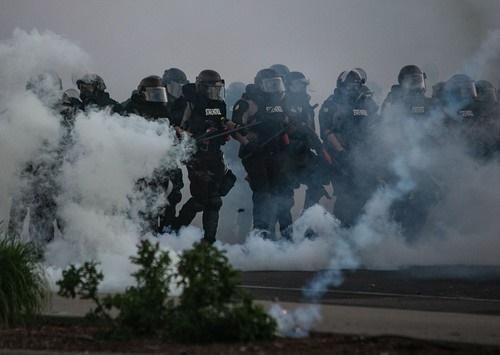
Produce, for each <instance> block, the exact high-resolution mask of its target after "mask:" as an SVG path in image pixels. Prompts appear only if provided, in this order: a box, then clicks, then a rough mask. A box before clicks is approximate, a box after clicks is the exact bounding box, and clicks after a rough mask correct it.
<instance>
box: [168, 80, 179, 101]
mask: <svg viewBox="0 0 500 355" xmlns="http://www.w3.org/2000/svg"><path fill="white" fill-rule="evenodd" d="M167 92H168V94H169V95H170V96H172V97H175V98H176V99H178V98H179V97H181V95H182V84H181V83H178V82H175V81H171V82H169V83H168V84H167Z"/></svg>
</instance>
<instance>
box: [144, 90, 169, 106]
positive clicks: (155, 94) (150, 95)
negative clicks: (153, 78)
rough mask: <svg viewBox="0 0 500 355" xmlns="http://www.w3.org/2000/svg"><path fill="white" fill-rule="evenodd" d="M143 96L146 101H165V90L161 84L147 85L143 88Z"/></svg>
mask: <svg viewBox="0 0 500 355" xmlns="http://www.w3.org/2000/svg"><path fill="white" fill-rule="evenodd" d="M144 98H145V99H146V101H148V102H167V91H166V90H165V88H164V87H163V86H157V87H147V88H145V90H144Z"/></svg>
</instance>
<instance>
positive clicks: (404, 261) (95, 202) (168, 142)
mask: <svg viewBox="0 0 500 355" xmlns="http://www.w3.org/2000/svg"><path fill="white" fill-rule="evenodd" d="M497 38H498V33H497V32H492V33H491V34H490V36H489V37H488V39H487V40H486V41H485V42H484V44H483V45H482V46H481V47H480V50H479V52H478V53H477V54H476V56H473V57H472V58H471V60H470V61H469V62H470V64H468V66H467V68H468V70H479V69H478V68H480V67H483V66H487V67H488V69H487V70H488V71H489V72H492V71H494V70H495V68H494V63H495V62H494V61H493V60H492V58H491V56H493V57H494V56H495V55H497V53H498V51H497V48H498V41H497V40H495V39H497ZM0 53H1V58H2V66H1V68H0V73H1V75H2V76H1V77H2V78H3V82H4V83H6V84H8V85H2V91H1V92H2V96H1V98H2V110H0V112H1V115H2V117H1V118H2V120H1V121H0V123H1V124H2V128H3V129H2V130H1V132H2V140H1V143H0V144H2V149H1V150H0V151H1V154H2V166H3V167H5V168H3V169H2V173H1V174H0V179H1V182H2V184H1V192H2V206H1V211H2V215H3V216H4V217H3V219H4V220H5V219H6V218H7V216H8V209H9V207H10V200H11V198H12V197H13V196H15V195H16V193H17V192H19V191H21V190H22V188H23V186H25V185H29V181H26V180H25V179H20V178H19V175H20V172H21V171H22V169H23V166H24V165H25V164H26V163H27V162H28V161H30V160H32V159H35V158H36V156H37V154H39V153H40V152H41V151H43V150H44V149H45V150H49V151H50V149H51V148H55V147H56V145H57V144H58V142H59V139H60V135H61V132H60V128H59V123H58V122H59V117H58V116H57V115H56V114H54V112H51V111H50V110H49V109H47V107H46V105H44V104H43V103H42V102H41V101H40V100H38V98H36V97H35V96H34V95H32V94H30V93H28V92H26V91H25V90H24V84H23V83H25V82H26V81H27V79H28V78H29V77H30V75H34V74H37V73H40V72H43V71H45V70H53V71H55V72H57V73H60V74H61V75H62V77H63V79H66V80H67V79H69V78H70V77H71V76H72V74H74V73H81V72H82V71H83V70H84V69H86V68H87V67H88V65H89V62H90V60H89V56H88V55H87V54H86V53H85V52H84V51H83V50H82V49H80V48H79V47H78V46H76V45H75V44H73V43H72V42H70V41H69V40H68V39H65V38H63V37H60V36H58V35H56V34H53V33H51V32H42V33H40V32H38V31H36V30H35V31H31V32H29V33H28V32H24V31H21V30H16V31H15V32H14V35H13V37H12V38H10V39H8V40H6V41H3V42H2V45H1V47H0ZM35 57H36V58H38V60H35V59H34V58H35ZM24 59H26V60H24ZM487 64H488V65H487ZM67 81H69V80H67ZM54 90H56V89H54ZM443 129H444V128H443V126H442V122H441V118H440V117H439V116H438V115H437V116H436V117H434V118H433V119H431V120H429V121H427V122H416V121H412V120H411V119H410V118H408V119H407V120H400V119H399V118H396V117H390V116H389V117H387V118H385V119H384V120H382V121H381V122H380V123H378V124H377V125H376V126H374V129H373V130H372V137H373V139H374V140H376V141H377V147H378V149H377V150H376V156H373V154H372V155H369V154H368V153H369V152H364V153H366V154H360V164H367V162H370V163H373V162H374V161H377V160H380V159H383V160H385V161H386V162H387V163H388V165H389V166H391V167H392V169H393V170H394V171H393V172H394V173H395V174H396V176H398V180H397V182H396V183H394V185H393V186H392V185H386V186H384V187H383V188H381V189H379V190H378V191H376V192H375V193H374V195H373V197H372V199H371V200H370V201H369V202H368V204H367V206H366V213H365V214H364V215H363V217H362V218H361V219H360V223H359V224H358V225H356V226H355V227H354V228H352V229H351V230H344V229H342V228H340V227H339V226H338V223H337V222H336V219H335V218H334V217H333V216H331V215H330V214H328V213H327V212H326V211H324V210H323V209H322V208H320V207H314V208H312V209H310V210H308V211H306V213H305V214H304V215H303V216H302V217H301V218H299V219H298V220H297V222H296V225H295V230H294V235H293V239H294V243H286V242H272V241H269V240H262V239H260V238H259V237H258V236H257V235H256V234H255V233H251V234H250V235H249V237H248V238H247V239H246V241H245V242H244V243H239V244H232V245H231V244H225V243H224V241H223V240H222V241H221V242H219V243H218V245H219V247H220V248H222V249H225V250H226V251H227V255H228V257H229V258H230V260H231V261H232V262H233V264H234V265H235V266H236V267H238V268H240V269H243V270H252V269H260V270H263V269H273V270H289V269H295V270H297V269H301V270H318V269H325V268H328V267H333V268H352V267H358V266H361V265H363V266H368V267H398V266H402V265H409V264H436V263H437V264H440V263H444V264H449V263H452V264H455V263H465V264H498V259H497V258H496V256H495V255H494V252H493V251H494V250H495V249H496V247H497V246H498V238H496V231H497V230H498V229H499V228H498V227H499V226H498V221H497V220H496V219H495V215H496V212H497V211H498V210H499V201H500V197H499V196H498V193H497V190H498V189H496V188H495V186H496V185H495V184H496V181H498V175H499V169H498V164H497V163H496V162H495V161H492V162H490V163H483V162H477V161H474V159H472V158H471V157H470V156H469V155H468V154H467V152H466V151H465V147H464V146H463V144H460V142H457V141H453V140H448V139H447V138H446V133H445V132H442V130H443ZM436 132H442V134H440V135H439V137H438V139H439V140H440V143H439V144H434V145H428V144H426V143H424V141H425V139H424V138H426V137H427V136H436V134H437V133H436ZM74 140H75V143H74V144H73V145H72V147H71V149H70V150H69V151H68V152H67V153H66V156H65V158H64V163H63V164H62V167H61V171H60V173H59V175H58V177H57V179H58V184H59V186H60V194H59V196H58V205H59V208H58V214H59V215H60V217H61V218H62V220H63V222H64V225H65V228H64V235H62V236H61V238H60V239H58V240H55V241H54V242H53V243H51V244H49V246H48V247H47V261H48V263H50V264H52V265H54V266H57V267H62V266H64V265H65V264H67V263H69V262H73V261H83V260H86V259H88V258H97V259H99V260H100V261H102V262H104V263H105V264H108V265H110V267H111V266H115V268H116V265H119V263H117V262H116V260H115V258H122V259H123V260H126V259H127V257H128V256H129V255H130V254H131V253H132V252H133V251H134V249H135V243H136V241H137V238H138V235H139V234H140V223H139V222H138V220H137V216H136V212H137V210H138V209H139V208H140V203H142V202H141V199H140V198H134V194H136V192H135V191H134V182H135V181H136V180H137V179H138V178H139V177H141V176H144V175H147V174H148V173H149V172H151V171H152V169H154V167H155V166H158V165H160V164H166V165H170V166H172V165H175V164H179V162H180V161H181V160H183V159H186V158H187V157H188V156H189V153H190V152H189V146H188V145H179V146H177V145H174V141H175V138H174V135H173V132H172V130H171V129H170V128H169V127H168V126H165V125H162V124H160V123H151V122H147V121H145V120H144V119H142V118H140V117H130V118H127V119H123V118H121V117H118V116H116V115H111V114H110V113H108V112H92V113H90V114H88V115H86V116H83V115H82V116H81V117H80V116H79V117H78V118H77V120H76V125H75V129H74ZM130 142H134V144H133V145H131V144H130ZM371 152H372V153H373V150H371ZM367 157H369V158H367ZM52 158H53V157H52ZM48 159H51V157H50V156H49V157H48ZM418 171H430V174H433V176H438V177H439V181H440V184H442V185H443V186H445V187H446V194H445V198H443V199H441V200H440V202H439V204H438V205H436V206H434V207H433V210H432V213H431V216H430V218H429V221H428V224H429V225H426V226H425V228H424V231H425V233H423V234H422V237H421V238H418V239H417V240H416V241H413V242H412V243H408V242H407V241H406V240H405V238H404V236H402V235H401V231H400V230H399V229H398V226H397V225H396V224H395V223H394V222H393V221H392V220H391V217H390V213H389V211H388V209H389V207H388V206H389V205H390V203H391V201H393V200H394V199H396V198H397V196H399V195H401V194H402V193H404V192H407V191H409V190H411V189H412V188H414V187H415V184H418V181H414V173H415V172H418ZM310 228H312V229H313V230H314V235H315V238H313V239H310V238H305V237H304V235H305V234H306V230H308V229H310ZM181 234H182V235H183V237H179V236H171V235H166V236H165V237H164V238H163V239H162V245H163V246H164V247H165V248H168V249H171V250H174V251H180V250H183V249H185V248H187V247H189V245H191V244H192V242H193V241H195V240H197V239H199V237H200V232H199V230H197V229H196V228H192V227H190V228H188V229H185V230H184V231H183V232H182V233H181ZM124 263H125V264H126V261H124ZM123 274H124V273H123Z"/></svg>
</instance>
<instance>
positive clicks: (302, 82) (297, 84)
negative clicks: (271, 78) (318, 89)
mask: <svg viewBox="0 0 500 355" xmlns="http://www.w3.org/2000/svg"><path fill="white" fill-rule="evenodd" d="M308 85H309V80H307V79H297V80H293V81H292V82H291V83H290V86H289V90H290V92H293V93H304V92H306V89H307V86H308Z"/></svg>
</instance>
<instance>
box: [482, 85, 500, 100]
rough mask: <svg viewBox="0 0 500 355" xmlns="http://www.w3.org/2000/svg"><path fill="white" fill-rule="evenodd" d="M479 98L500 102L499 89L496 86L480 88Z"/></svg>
mask: <svg viewBox="0 0 500 355" xmlns="http://www.w3.org/2000/svg"><path fill="white" fill-rule="evenodd" d="M477 99H478V100H479V101H481V102H498V97H497V91H496V90H495V88H487V89H482V90H481V91H479V90H478V93H477Z"/></svg>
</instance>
